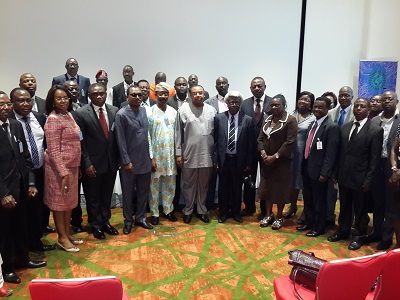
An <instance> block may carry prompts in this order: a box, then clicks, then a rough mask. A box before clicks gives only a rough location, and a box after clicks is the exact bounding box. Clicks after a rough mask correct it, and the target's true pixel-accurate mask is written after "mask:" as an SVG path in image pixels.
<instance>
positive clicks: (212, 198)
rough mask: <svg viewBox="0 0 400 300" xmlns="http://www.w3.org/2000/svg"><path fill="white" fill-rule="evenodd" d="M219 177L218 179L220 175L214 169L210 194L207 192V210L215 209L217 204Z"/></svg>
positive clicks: (209, 188) (209, 187) (209, 184)
mask: <svg viewBox="0 0 400 300" xmlns="http://www.w3.org/2000/svg"><path fill="white" fill-rule="evenodd" d="M217 177H218V174H217V172H216V171H215V170H214V169H213V170H212V173H211V176H210V182H209V183H208V192H207V197H206V207H207V209H211V208H213V206H214V203H215V191H216V187H217Z"/></svg>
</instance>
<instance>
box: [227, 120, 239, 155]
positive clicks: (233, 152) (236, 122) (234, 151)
mask: <svg viewBox="0 0 400 300" xmlns="http://www.w3.org/2000/svg"><path fill="white" fill-rule="evenodd" d="M233 117H234V118H235V149H233V151H229V148H228V145H226V153H227V154H236V153H237V132H238V126H239V113H237V114H236V115H234V116H233ZM231 118H232V115H231V114H230V113H228V127H227V135H226V136H227V137H228V139H229V127H230V126H231Z"/></svg>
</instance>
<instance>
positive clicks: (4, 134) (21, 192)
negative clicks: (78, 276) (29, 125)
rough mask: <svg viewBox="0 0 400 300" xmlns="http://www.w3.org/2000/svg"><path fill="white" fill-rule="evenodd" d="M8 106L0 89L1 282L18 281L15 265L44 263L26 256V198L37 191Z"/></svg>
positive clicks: (21, 137)
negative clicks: (2, 278)
mask: <svg viewBox="0 0 400 300" xmlns="http://www.w3.org/2000/svg"><path fill="white" fill-rule="evenodd" d="M12 106H13V104H12V103H11V101H10V99H9V98H8V96H7V94H6V93H4V92H0V126H1V128H0V166H1V168H0V253H1V255H2V257H3V265H2V272H3V276H4V281H6V282H9V283H20V282H21V279H20V278H19V276H18V275H16V274H15V273H14V270H15V268H40V267H44V266H46V264H47V263H46V262H45V261H32V260H31V259H30V258H29V252H28V248H29V247H28V228H27V226H28V224H27V220H28V212H27V201H29V200H28V197H29V198H33V197H35V196H36V195H37V193H38V191H37V189H36V187H35V176H34V175H33V172H32V160H31V156H30V154H29V151H28V146H27V145H26V141H25V136H24V130H23V129H22V126H21V124H20V123H19V122H18V121H16V120H13V119H10V118H9V117H10V115H11V113H12Z"/></svg>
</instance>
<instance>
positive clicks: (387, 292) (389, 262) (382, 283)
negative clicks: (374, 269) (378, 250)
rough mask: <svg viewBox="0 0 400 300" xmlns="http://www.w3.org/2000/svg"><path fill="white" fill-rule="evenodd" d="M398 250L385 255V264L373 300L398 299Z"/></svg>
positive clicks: (399, 265) (399, 285) (399, 254)
mask: <svg viewBox="0 0 400 300" xmlns="http://www.w3.org/2000/svg"><path fill="white" fill-rule="evenodd" d="M399 270H400V249H395V250H392V251H390V252H388V254H387V255H386V260H385V264H384V265H383V267H382V271H381V276H380V278H379V279H380V280H379V282H378V285H377V287H376V289H375V296H374V300H378V299H379V300H380V299H382V300H397V299H399V287H400V277H399Z"/></svg>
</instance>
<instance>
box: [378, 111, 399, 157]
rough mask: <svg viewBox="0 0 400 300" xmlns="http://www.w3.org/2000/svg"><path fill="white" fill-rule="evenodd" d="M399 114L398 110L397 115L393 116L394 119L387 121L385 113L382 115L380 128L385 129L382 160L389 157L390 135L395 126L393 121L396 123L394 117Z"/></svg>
mask: <svg viewBox="0 0 400 300" xmlns="http://www.w3.org/2000/svg"><path fill="white" fill-rule="evenodd" d="M396 114H397V110H396V113H395V114H394V115H393V117H391V118H390V119H386V118H385V117H384V116H383V113H381V114H380V118H381V124H380V126H381V127H382V128H383V144H382V153H381V157H382V158H387V157H388V151H387V149H386V148H387V143H388V141H389V133H390V130H392V126H393V121H394V117H395V116H396Z"/></svg>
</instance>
